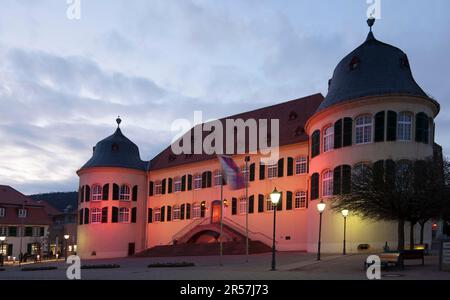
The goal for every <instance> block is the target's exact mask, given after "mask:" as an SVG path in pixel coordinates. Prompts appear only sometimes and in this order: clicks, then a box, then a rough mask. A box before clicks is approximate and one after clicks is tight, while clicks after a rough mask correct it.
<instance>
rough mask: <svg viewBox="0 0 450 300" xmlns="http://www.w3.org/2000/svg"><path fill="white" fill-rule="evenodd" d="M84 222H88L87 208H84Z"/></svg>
mask: <svg viewBox="0 0 450 300" xmlns="http://www.w3.org/2000/svg"><path fill="white" fill-rule="evenodd" d="M84 224H89V208H85V209H84Z"/></svg>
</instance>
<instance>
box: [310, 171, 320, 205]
mask: <svg viewBox="0 0 450 300" xmlns="http://www.w3.org/2000/svg"><path fill="white" fill-rule="evenodd" d="M318 198H319V173H314V174H312V175H311V200H316V199H318Z"/></svg>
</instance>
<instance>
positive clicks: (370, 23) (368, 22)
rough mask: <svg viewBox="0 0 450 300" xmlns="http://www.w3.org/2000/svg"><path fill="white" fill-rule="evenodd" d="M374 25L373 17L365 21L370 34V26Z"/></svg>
mask: <svg viewBox="0 0 450 300" xmlns="http://www.w3.org/2000/svg"><path fill="white" fill-rule="evenodd" d="M374 24H375V18H374V17H370V18H368V19H367V25H369V28H370V32H372V26H373V25H374Z"/></svg>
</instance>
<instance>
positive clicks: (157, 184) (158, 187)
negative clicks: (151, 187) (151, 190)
mask: <svg viewBox="0 0 450 300" xmlns="http://www.w3.org/2000/svg"><path fill="white" fill-rule="evenodd" d="M161 194H162V181H161V180H158V181H156V182H155V195H161Z"/></svg>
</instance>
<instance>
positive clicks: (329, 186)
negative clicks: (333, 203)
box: [322, 170, 333, 197]
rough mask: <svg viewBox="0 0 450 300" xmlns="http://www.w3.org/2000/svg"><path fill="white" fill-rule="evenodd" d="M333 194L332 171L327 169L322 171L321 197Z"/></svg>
mask: <svg viewBox="0 0 450 300" xmlns="http://www.w3.org/2000/svg"><path fill="white" fill-rule="evenodd" d="M331 196H333V171H332V170H327V171H325V172H323V173H322V197H331Z"/></svg>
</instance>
